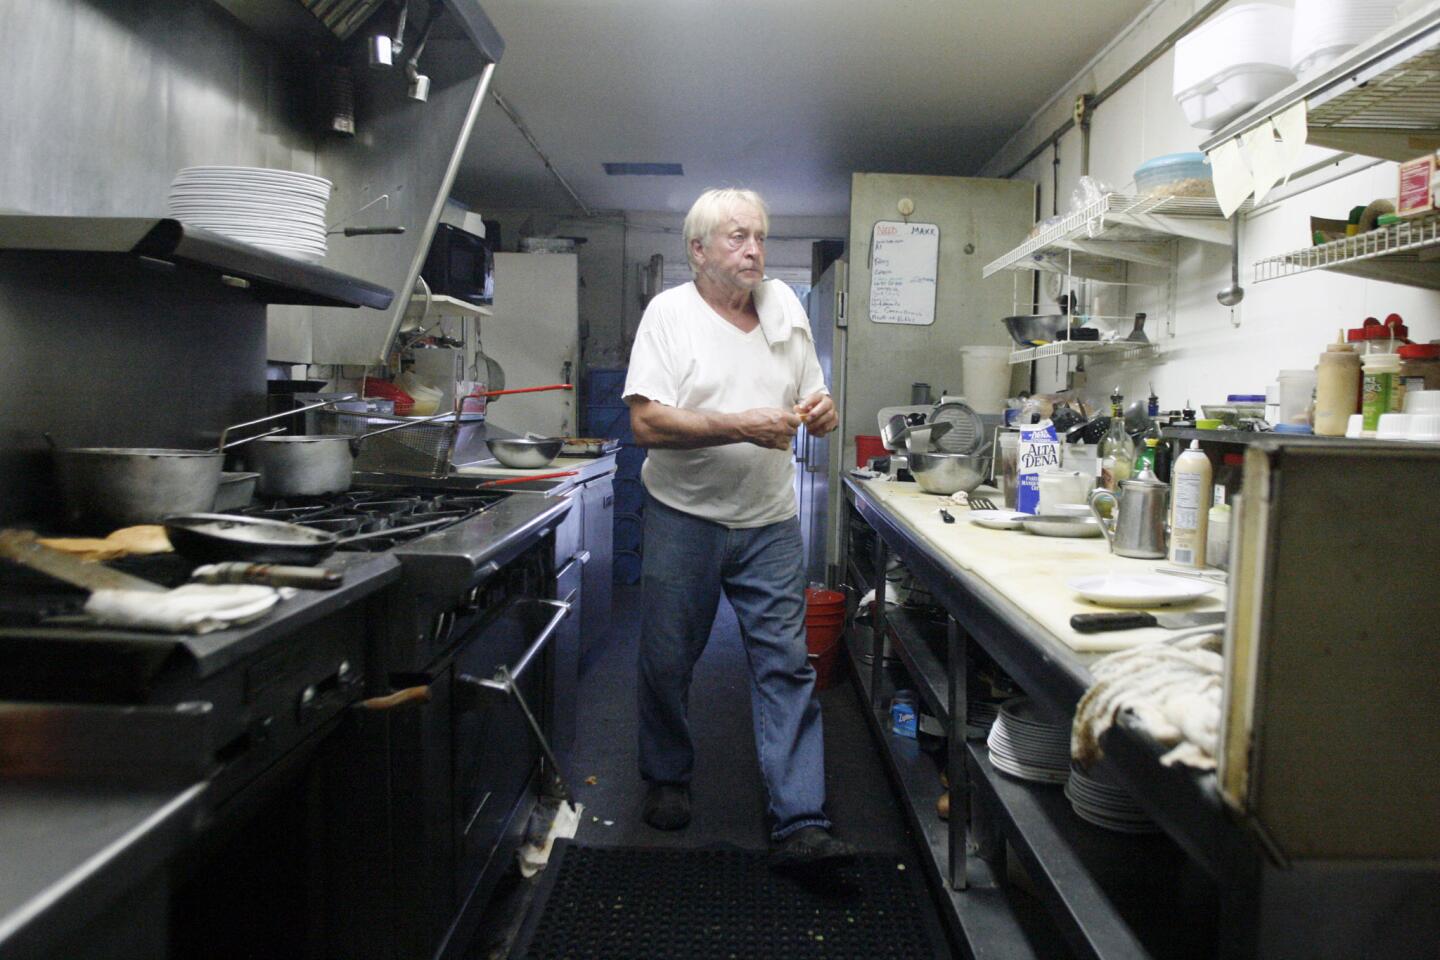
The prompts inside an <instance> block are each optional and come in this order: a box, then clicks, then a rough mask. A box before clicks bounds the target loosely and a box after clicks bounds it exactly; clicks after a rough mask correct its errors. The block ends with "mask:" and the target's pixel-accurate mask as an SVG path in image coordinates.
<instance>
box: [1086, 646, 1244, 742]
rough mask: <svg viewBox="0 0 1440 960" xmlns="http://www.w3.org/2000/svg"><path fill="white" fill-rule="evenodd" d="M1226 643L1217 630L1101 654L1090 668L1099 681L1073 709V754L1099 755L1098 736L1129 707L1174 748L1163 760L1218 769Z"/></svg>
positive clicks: (1150, 730) (1136, 716) (1159, 738)
mask: <svg viewBox="0 0 1440 960" xmlns="http://www.w3.org/2000/svg"><path fill="white" fill-rule="evenodd" d="M1221 643H1222V639H1221V636H1220V634H1218V633H1212V632H1203V633H1191V634H1183V635H1181V636H1179V637H1176V638H1173V639H1165V640H1157V641H1155V642H1153V643H1147V644H1143V645H1141V646H1138V647H1131V648H1130V649H1128V650H1121V651H1119V652H1118V653H1112V654H1110V655H1109V656H1107V657H1103V658H1101V659H1100V660H1097V661H1096V662H1095V663H1094V664H1093V665H1092V666H1091V667H1090V674H1091V676H1093V677H1094V678H1095V683H1094V684H1093V685H1092V686H1091V687H1090V689H1089V690H1087V691H1086V692H1085V695H1084V696H1083V697H1081V698H1080V703H1079V705H1078V706H1076V708H1075V723H1074V726H1073V727H1072V728H1071V732H1070V752H1071V755H1072V756H1074V758H1075V759H1076V760H1078V761H1080V763H1081V764H1082V765H1084V766H1087V767H1088V766H1089V765H1090V764H1091V763H1093V762H1094V761H1096V760H1098V759H1100V757H1101V755H1102V754H1101V751H1100V737H1101V735H1103V734H1104V733H1105V731H1106V730H1109V729H1110V727H1111V726H1113V725H1114V723H1115V720H1116V718H1117V717H1118V716H1119V715H1120V713H1121V712H1122V711H1123V712H1127V713H1129V714H1131V715H1133V716H1134V717H1135V718H1136V719H1137V720H1138V721H1139V722H1140V726H1141V727H1143V728H1144V729H1145V731H1146V732H1148V733H1149V734H1150V735H1151V736H1152V737H1154V738H1155V739H1156V740H1157V741H1158V742H1160V743H1161V744H1163V745H1165V746H1167V747H1170V748H1171V749H1170V751H1169V752H1167V753H1166V754H1165V755H1164V756H1163V757H1161V758H1160V762H1161V763H1163V764H1164V765H1165V766H1167V767H1168V766H1171V765H1173V764H1176V763H1183V764H1186V765H1187V766H1191V767H1197V768H1199V769H1201V770H1213V769H1214V768H1215V751H1216V747H1217V744H1218V741H1219V736H1220V697H1221V693H1222V690H1223V676H1224V674H1223V671H1224V663H1225V661H1224V658H1223V657H1222V655H1221Z"/></svg>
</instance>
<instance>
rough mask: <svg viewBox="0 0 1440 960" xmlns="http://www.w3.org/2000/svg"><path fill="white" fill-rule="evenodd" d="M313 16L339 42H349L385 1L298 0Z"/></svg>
mask: <svg viewBox="0 0 1440 960" xmlns="http://www.w3.org/2000/svg"><path fill="white" fill-rule="evenodd" d="M300 2H301V3H302V4H304V5H305V9H307V10H309V11H310V13H311V14H313V15H314V16H315V19H317V20H319V21H320V22H321V23H323V24H325V27H326V29H328V30H329V31H330V32H331V33H333V34H335V36H337V37H339V38H340V39H341V40H349V39H350V37H351V35H352V34H354V33H355V31H356V30H359V29H360V28H361V27H362V26H363V25H364V24H365V21H366V20H369V19H370V15H371V14H372V13H374V12H375V11H376V10H379V9H380V8H381V7H383V6H384V5H385V3H386V0H300Z"/></svg>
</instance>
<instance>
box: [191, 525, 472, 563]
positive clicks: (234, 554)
mask: <svg viewBox="0 0 1440 960" xmlns="http://www.w3.org/2000/svg"><path fill="white" fill-rule="evenodd" d="M454 520H455V518H454V517H439V518H436V519H433V520H425V521H421V522H417V523H411V524H406V525H404V526H399V527H390V528H388V529H385V530H375V531H372V532H370V533H357V534H352V535H351V536H346V537H340V536H336V535H335V534H333V533H329V532H327V531H325V530H314V529H311V528H310V527H305V526H301V525H300V524H298V523H285V522H284V521H282V520H269V519H266V518H264V517H238V516H235V515H233V514H227V513H187V514H178V515H176V516H171V517H166V518H165V521H164V523H165V534H166V535H167V536H168V537H169V538H170V545H171V546H173V547H174V548H175V550H176V552H177V553H179V554H181V555H182V556H184V557H185V558H186V559H189V560H194V561H196V562H199V563H225V562H227V561H231V560H240V561H244V562H246V563H297V564H307V563H319V562H320V561H322V560H324V559H325V558H326V557H328V556H330V554H332V553H334V552H335V550H336V548H338V547H339V546H340V545H341V544H344V543H353V542H355V541H356V540H368V539H370V538H371V537H384V536H393V535H394V534H396V533H401V532H404V531H407V530H421V529H424V528H425V527H434V526H439V525H440V524H445V523H453V522H454Z"/></svg>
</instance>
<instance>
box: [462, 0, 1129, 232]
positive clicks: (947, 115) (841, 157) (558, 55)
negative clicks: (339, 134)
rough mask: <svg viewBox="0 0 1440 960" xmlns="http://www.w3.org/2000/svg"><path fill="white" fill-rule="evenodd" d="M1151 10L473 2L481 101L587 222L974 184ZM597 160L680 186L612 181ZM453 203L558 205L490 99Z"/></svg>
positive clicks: (847, 2) (1055, 1)
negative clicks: (737, 192) (528, 137)
mask: <svg viewBox="0 0 1440 960" xmlns="http://www.w3.org/2000/svg"><path fill="white" fill-rule="evenodd" d="M1146 2H1147V0H728V2H716V0H482V5H483V7H484V9H485V12H486V13H487V14H488V15H489V16H490V18H491V19H492V20H493V21H494V23H495V26H496V27H497V29H498V30H499V31H500V34H501V35H502V36H503V37H504V38H505V43H506V49H505V55H504V57H503V58H502V60H501V62H500V64H499V67H498V68H497V69H496V72H495V81H494V88H495V89H497V90H498V91H499V92H500V94H501V95H502V96H503V97H504V98H505V100H506V101H507V102H508V103H509V104H510V106H511V107H512V108H513V109H514V110H515V112H516V113H517V114H518V115H519V116H520V117H521V119H522V120H523V121H524V122H525V125H526V126H527V127H528V128H529V130H530V132H531V134H532V135H533V136H534V138H535V139H536V141H537V142H538V143H539V145H540V147H541V149H543V150H544V151H545V153H546V154H547V155H548V156H549V157H550V159H551V161H552V162H553V163H554V165H555V168H556V169H557V170H558V171H559V172H560V174H561V175H562V176H563V177H565V179H566V180H568V181H569V182H570V184H571V185H572V186H573V187H574V189H575V191H576V192H577V193H578V194H579V195H580V197H581V199H582V200H584V202H585V203H586V204H587V205H589V206H590V207H591V208H592V209H596V210H622V209H623V210H652V211H670V212H683V211H684V210H686V209H688V207H689V205H690V202H691V201H692V200H693V199H694V198H695V196H696V195H697V194H698V193H699V192H700V191H701V190H703V189H705V188H706V187H710V186H718V185H734V186H748V187H752V188H754V189H757V190H759V191H760V192H761V193H762V194H763V195H764V196H765V197H766V199H767V201H768V202H769V203H770V206H771V208H772V212H774V213H777V214H791V215H817V216H834V215H844V214H845V213H846V211H847V209H848V206H849V187H850V174H851V172H852V171H872V172H875V171H883V172H887V173H931V174H950V175H965V174H970V173H973V172H975V170H977V169H978V168H979V166H980V165H981V164H982V163H983V162H984V161H985V160H986V159H988V158H989V157H990V156H991V155H992V154H993V153H994V152H995V151H996V150H997V149H998V148H999V147H1000V146H1001V144H1003V143H1004V142H1005V140H1006V139H1007V138H1008V137H1009V136H1011V135H1012V134H1013V133H1014V132H1015V131H1016V130H1017V129H1018V128H1019V127H1020V126H1021V125H1022V124H1023V123H1024V122H1025V120H1026V119H1027V118H1028V117H1029V116H1030V114H1031V113H1033V112H1034V111H1035V110H1036V109H1037V108H1038V107H1040V106H1041V105H1042V104H1043V103H1044V102H1045V101H1046V100H1047V99H1048V98H1049V97H1050V96H1051V95H1052V94H1053V93H1054V92H1055V91H1056V90H1058V89H1059V88H1060V87H1061V85H1062V84H1064V83H1065V82H1066V81H1068V80H1069V79H1070V78H1071V77H1073V76H1074V75H1075V74H1076V73H1077V72H1078V71H1079V70H1080V69H1081V68H1082V67H1083V66H1084V65H1085V64H1086V62H1088V61H1089V60H1090V58H1091V57H1093V56H1094V55H1095V54H1096V53H1097V52H1098V51H1099V50H1100V48H1101V47H1103V46H1104V45H1105V44H1106V43H1107V42H1108V41H1109V40H1110V39H1111V38H1112V37H1114V36H1115V34H1116V33H1117V32H1118V31H1119V30H1120V29H1121V28H1122V27H1123V26H1124V25H1125V24H1127V23H1129V22H1130V21H1131V20H1132V19H1134V17H1135V16H1136V15H1137V14H1138V13H1139V12H1140V10H1141V9H1143V8H1144V6H1145V5H1146ZM607 161H629V162H638V161H650V162H665V163H681V164H683V165H684V168H685V176H683V177H609V176H606V175H605V172H604V170H603V168H602V167H601V164H602V163H604V162H607ZM455 192H456V195H457V196H459V197H460V198H461V199H464V200H466V201H468V202H470V203H472V204H474V205H475V206H477V207H479V208H480V209H482V210H483V209H485V208H487V207H489V208H499V207H534V208H539V209H545V210H551V211H555V212H560V211H566V210H573V209H575V207H574V204H573V203H572V202H571V200H570V199H569V197H568V196H567V195H566V194H565V193H564V192H563V190H561V189H560V187H559V185H558V184H557V183H556V182H555V180H554V178H553V177H552V176H551V175H550V174H549V173H548V172H546V170H545V168H544V165H543V164H542V162H541V161H540V159H539V157H538V156H536V154H535V152H534V151H533V150H532V149H531V148H530V147H529V146H528V145H527V144H526V143H525V141H524V140H523V139H522V138H521V136H520V134H519V133H518V132H517V131H516V129H515V127H514V125H513V124H512V123H511V122H510V120H509V119H508V118H507V117H506V116H505V115H504V113H502V112H501V111H500V110H499V109H498V108H497V107H496V105H495V104H494V103H493V102H487V103H486V104H485V105H484V107H483V108H482V109H481V112H480V117H479V119H478V121H477V124H476V131H475V135H474V137H473V139H472V140H471V143H470V147H469V149H468V151H467V153H466V157H465V162H464V165H463V166H462V169H461V172H460V176H459V179H458V181H457V184H456V191H455Z"/></svg>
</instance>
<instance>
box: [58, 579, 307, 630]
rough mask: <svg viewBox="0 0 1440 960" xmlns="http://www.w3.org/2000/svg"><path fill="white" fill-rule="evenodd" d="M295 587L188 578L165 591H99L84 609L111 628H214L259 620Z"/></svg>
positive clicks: (87, 602)
mask: <svg viewBox="0 0 1440 960" xmlns="http://www.w3.org/2000/svg"><path fill="white" fill-rule="evenodd" d="M294 592H295V591H294V590H293V589H289V588H287V590H286V591H285V592H283V593H282V591H280V590H276V589H275V588H274V587H261V586H256V585H254V584H245V583H234V584H208V583H187V584H185V585H184V586H182V587H176V588H175V589H174V590H167V591H165V592H164V593H149V592H146V591H142V590H96V591H95V592H94V593H92V594H90V599H89V600H87V601H86V602H85V612H86V613H88V614H90V615H91V616H93V617H94V618H95V619H96V620H98V621H99V622H100V623H102V624H104V625H106V626H111V627H128V628H131V629H136V630H161V631H164V632H166V633H210V632H211V631H214V630H223V629H225V628H226V627H230V626H235V625H236V624H241V623H245V622H246V621H249V620H254V619H255V618H256V617H258V616H260V615H261V614H263V613H264V612H265V611H267V610H269V609H270V608H271V607H273V606H275V604H277V603H279V602H280V599H281V597H282V596H290V595H293V594H294Z"/></svg>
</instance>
